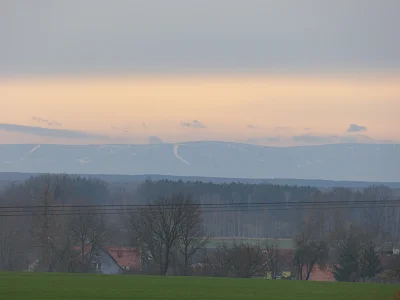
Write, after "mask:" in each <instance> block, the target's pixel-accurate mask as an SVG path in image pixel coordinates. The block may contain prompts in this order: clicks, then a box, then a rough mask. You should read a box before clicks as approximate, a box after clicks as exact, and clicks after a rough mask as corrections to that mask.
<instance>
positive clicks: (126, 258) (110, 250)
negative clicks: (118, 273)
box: [73, 245, 140, 269]
mask: <svg viewBox="0 0 400 300" xmlns="http://www.w3.org/2000/svg"><path fill="white" fill-rule="evenodd" d="M73 250H75V251H81V249H80V247H79V246H74V247H73ZM90 250H91V245H87V246H85V255H87V254H88V253H89V251H90ZM102 250H104V252H106V253H107V254H108V255H109V256H110V257H111V258H112V259H113V260H114V261H115V262H116V263H117V264H118V265H119V266H120V267H121V268H122V269H137V268H139V267H140V250H139V249H138V248H135V247H126V246H125V247H121V246H104V247H103V248H102Z"/></svg>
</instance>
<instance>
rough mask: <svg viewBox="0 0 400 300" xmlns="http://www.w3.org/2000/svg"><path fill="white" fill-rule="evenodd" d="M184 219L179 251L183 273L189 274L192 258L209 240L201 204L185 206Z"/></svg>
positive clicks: (178, 246) (181, 227)
mask: <svg viewBox="0 0 400 300" xmlns="http://www.w3.org/2000/svg"><path fill="white" fill-rule="evenodd" d="M184 214H185V215H184V220H183V222H182V225H181V226H180V230H181V232H180V234H179V235H180V237H179V241H178V245H177V253H178V255H179V256H180V257H182V258H183V275H184V276H186V275H188V272H189V269H190V264H191V259H192V258H193V256H194V255H195V254H196V253H197V252H199V251H200V250H202V249H203V248H204V246H205V245H206V243H207V242H208V240H209V236H208V235H207V234H206V233H205V231H204V226H203V219H202V213H201V211H200V206H199V204H196V203H193V205H188V206H187V207H185V213H184Z"/></svg>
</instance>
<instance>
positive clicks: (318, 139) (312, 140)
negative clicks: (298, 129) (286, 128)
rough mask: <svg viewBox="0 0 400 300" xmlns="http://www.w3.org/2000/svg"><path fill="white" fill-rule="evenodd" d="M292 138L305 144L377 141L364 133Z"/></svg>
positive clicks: (304, 135) (309, 135)
mask: <svg viewBox="0 0 400 300" xmlns="http://www.w3.org/2000/svg"><path fill="white" fill-rule="evenodd" d="M292 140H293V141H295V142H297V143H304V144H333V143H365V142H372V141H375V140H374V139H373V138H370V137H368V136H366V135H362V134H356V135H345V136H338V135H313V134H303V135H296V136H293V137H292Z"/></svg>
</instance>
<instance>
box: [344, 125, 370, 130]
mask: <svg viewBox="0 0 400 300" xmlns="http://www.w3.org/2000/svg"><path fill="white" fill-rule="evenodd" d="M367 130H368V129H367V127H365V126H362V125H357V124H350V126H349V128H348V129H347V132H362V131H367Z"/></svg>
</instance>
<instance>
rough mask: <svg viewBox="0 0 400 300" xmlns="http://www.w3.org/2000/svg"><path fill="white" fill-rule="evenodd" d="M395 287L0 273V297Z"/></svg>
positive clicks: (299, 293)
mask: <svg viewBox="0 0 400 300" xmlns="http://www.w3.org/2000/svg"><path fill="white" fill-rule="evenodd" d="M396 291H400V286H398V285H375V284H361V283H360V284H346V283H320V282H304V281H303V282H301V281H284V280H275V281H267V280H261V279H217V278H199V277H186V278H183V277H148V276H128V275H123V276H104V275H72V274H38V273H36V274H34V273H24V274H21V273H15V274H13V273H2V274H0V299H13V300H31V299H49V300H50V299H51V300H53V299H71V300H72V299H74V300H89V299H90V300H95V299H96V300H97V299H159V300H163V299H170V300H175V299H176V300H183V299H185V300H186V299H202V300H214V299H215V300H217V299H218V300H222V299H224V300H225V299H226V300H231V299H241V300H256V299H257V300H266V299H282V300H283V299H299V300H301V299H304V300H312V299H336V300H338V299H343V300H351V299H355V300H358V299H359V300H370V299H371V300H373V299H374V300H375V299H388V300H389V299H390V300H393V299H394V295H395V292H396Z"/></svg>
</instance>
